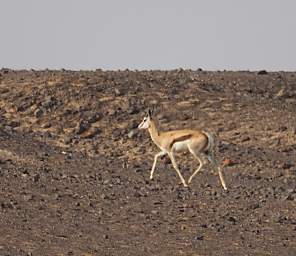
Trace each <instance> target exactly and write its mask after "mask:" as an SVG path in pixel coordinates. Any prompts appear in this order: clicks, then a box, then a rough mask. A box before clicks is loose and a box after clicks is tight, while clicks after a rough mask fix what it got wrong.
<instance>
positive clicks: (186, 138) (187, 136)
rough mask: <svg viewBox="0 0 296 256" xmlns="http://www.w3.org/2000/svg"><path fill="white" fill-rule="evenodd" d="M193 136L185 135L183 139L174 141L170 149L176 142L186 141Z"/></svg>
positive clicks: (179, 138)
mask: <svg viewBox="0 0 296 256" xmlns="http://www.w3.org/2000/svg"><path fill="white" fill-rule="evenodd" d="M192 136H193V135H192V134H187V135H183V136H181V137H178V138H176V139H174V140H173V141H172V142H171V144H170V148H171V147H172V146H173V145H174V144H175V143H176V142H180V141H184V140H188V139H190V138H191V137H192Z"/></svg>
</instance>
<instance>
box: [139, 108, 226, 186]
mask: <svg viewBox="0 0 296 256" xmlns="http://www.w3.org/2000/svg"><path fill="white" fill-rule="evenodd" d="M138 128H139V129H148V131H149V133H150V136H151V139H152V141H153V142H154V143H155V144H156V145H157V146H158V147H159V148H160V149H161V151H160V152H159V153H157V154H156V155H155V157H154V162H153V166H152V169H151V172H150V179H151V180H152V179H153V174H154V170H155V166H156V162H157V159H158V157H160V156H164V155H166V154H168V156H169V158H170V160H171V162H172V164H173V167H174V169H175V170H176V172H177V174H178V175H179V177H180V179H181V181H182V183H183V185H184V187H188V185H187V183H186V182H185V180H184V178H183V176H182V174H181V173H180V170H179V168H178V166H177V163H176V160H175V157H174V152H184V151H186V150H189V152H190V153H191V154H192V155H193V156H194V158H196V159H197V160H198V162H199V167H198V168H197V170H196V171H195V172H194V173H193V174H192V175H191V176H190V178H189V180H188V184H189V183H190V182H191V181H192V179H193V177H194V176H195V175H196V174H197V173H198V172H199V171H200V170H201V168H202V167H203V165H204V163H203V161H202V160H201V158H200V157H201V155H202V154H204V155H205V156H206V157H207V158H208V160H209V161H210V162H211V163H212V164H213V165H214V167H215V169H216V170H217V171H218V173H219V177H220V180H221V183H222V186H223V188H224V189H225V190H227V187H226V184H225V180H224V177H223V174H222V172H221V168H220V166H219V165H218V163H217V161H216V159H215V158H214V138H213V136H212V135H211V134H209V133H208V132H205V131H198V130H175V131H168V132H159V131H158V130H157V127H156V124H155V122H154V120H153V118H152V113H151V110H150V109H149V110H148V112H147V114H146V115H145V117H144V119H143V121H142V122H141V123H140V124H139V126H138Z"/></svg>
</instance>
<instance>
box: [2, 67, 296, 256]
mask: <svg viewBox="0 0 296 256" xmlns="http://www.w3.org/2000/svg"><path fill="white" fill-rule="evenodd" d="M149 107H151V108H154V111H155V118H156V119H157V120H158V126H159V129H160V130H162V131H168V130H172V129H184V128H190V129H198V130H199V129H200V130H206V131H209V132H211V133H213V134H215V136H216V137H217V147H216V157H217V159H218V160H219V162H220V164H221V165H222V164H223V173H224V176H225V180H226V183H227V186H228V188H229V190H228V191H224V190H223V188H222V186H221V184H220V181H219V176H218V175H217V173H215V172H214V170H213V168H212V166H211V165H209V164H208V165H206V166H205V167H204V168H203V170H202V171H201V172H200V173H199V174H198V175H197V176H196V177H195V178H194V180H193V181H192V183H191V184H190V187H189V188H184V187H183V186H182V184H181V183H180V179H179V177H178V176H177V175H176V172H175V171H174V169H173V167H172V165H171V163H170V161H169V159H168V158H167V157H163V158H162V159H160V160H159V161H158V164H157V167H156V171H155V174H154V177H155V178H154V180H152V181H151V180H149V172H150V169H151V167H152V163H153V157H154V155H155V154H156V153H157V152H158V151H159V150H158V149H157V147H156V146H155V145H154V144H153V142H152V141H151V139H150V137H149V134H148V132H147V131H142V130H139V129H137V126H138V124H139V123H140V122H141V121H142V118H143V116H144V114H145V110H147V108H149ZM295 113H296V73H293V72H266V71H264V70H262V71H258V72H249V71H240V72H238V71H237V72H232V71H215V72H214V71H212V72H209V71H203V70H202V69H199V70H194V71H193V70H183V69H178V70H171V71H157V70H155V71H130V70H122V71H102V70H100V69H98V70H95V71H69V70H42V71H36V70H19V71H15V70H10V69H1V70H0V233H1V235H0V255H1V256H2V255H3V256H4V255H5V256H35V255H37V256H40V255H59V256H61V255H65V256H66V255H67V256H68V255H81V256H94V255H106V256H109V255H170V256H172V255H186V256H187V255H196V256H206V255H227V256H230V255H296V114H295ZM176 159H177V162H178V164H179V167H180V169H181V172H182V174H183V176H184V177H185V179H186V180H187V179H188V178H189V176H190V175H191V174H192V172H193V171H194V170H196V168H197V166H198V163H197V161H196V160H195V159H194V158H193V157H192V155H190V154H179V155H177V157H176Z"/></svg>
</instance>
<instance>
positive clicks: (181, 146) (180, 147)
mask: <svg viewBox="0 0 296 256" xmlns="http://www.w3.org/2000/svg"><path fill="white" fill-rule="evenodd" d="M187 149H188V145H187V141H180V142H176V143H175V144H174V145H173V151H176V152H182V151H186V150H187Z"/></svg>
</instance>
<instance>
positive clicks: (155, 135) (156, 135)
mask: <svg viewBox="0 0 296 256" xmlns="http://www.w3.org/2000/svg"><path fill="white" fill-rule="evenodd" d="M148 131H149V133H150V136H151V139H152V140H153V142H154V143H155V144H156V145H160V143H159V133H158V131H157V128H156V125H155V123H154V121H151V123H150V127H149V128H148Z"/></svg>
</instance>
